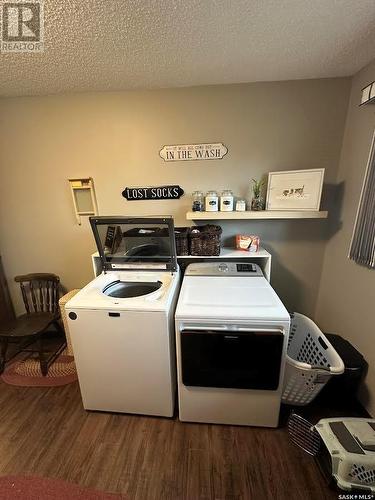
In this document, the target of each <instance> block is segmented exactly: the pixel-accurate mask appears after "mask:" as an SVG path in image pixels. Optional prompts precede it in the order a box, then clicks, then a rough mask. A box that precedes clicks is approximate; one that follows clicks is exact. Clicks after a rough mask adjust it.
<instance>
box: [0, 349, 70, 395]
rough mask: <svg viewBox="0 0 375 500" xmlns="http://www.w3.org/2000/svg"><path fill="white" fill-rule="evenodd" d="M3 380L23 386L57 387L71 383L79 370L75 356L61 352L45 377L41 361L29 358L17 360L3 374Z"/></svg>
mask: <svg viewBox="0 0 375 500" xmlns="http://www.w3.org/2000/svg"><path fill="white" fill-rule="evenodd" d="M1 379H2V380H3V382H5V383H6V384H9V385H18V386H22V387H55V386H60V385H66V384H71V383H72V382H75V381H76V380H77V371H76V367H75V364H74V358H73V356H67V355H64V354H61V355H60V356H59V357H58V358H57V359H56V361H55V362H54V363H52V365H51V366H50V367H49V369H48V375H46V376H45V377H43V375H42V373H41V371H40V365H39V361H38V360H37V359H33V358H28V359H25V360H22V361H15V362H14V363H12V364H11V365H9V366H8V367H7V368H6V369H5V371H4V373H3V374H2V375H1Z"/></svg>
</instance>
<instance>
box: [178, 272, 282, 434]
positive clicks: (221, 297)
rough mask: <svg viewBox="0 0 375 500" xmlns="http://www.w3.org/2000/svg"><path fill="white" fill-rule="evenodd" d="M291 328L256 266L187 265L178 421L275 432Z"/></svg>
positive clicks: (180, 321)
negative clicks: (260, 428)
mask: <svg viewBox="0 0 375 500" xmlns="http://www.w3.org/2000/svg"><path fill="white" fill-rule="evenodd" d="M289 325H290V318H289V314H288V312H287V310H286V309H285V307H284V305H283V304H282V302H281V300H280V299H279V297H278V296H277V294H276V292H275V291H274V290H273V288H272V287H271V285H270V284H269V282H268V281H267V280H266V279H265V278H264V276H263V274H262V271H261V269H260V268H259V266H257V265H256V264H250V263H225V262H215V263H207V262H206V263H197V264H190V265H189V266H188V267H187V269H186V273H185V276H184V279H183V283H182V286H181V291H180V296H179V299H178V303H177V308H176V349H177V382H178V394H179V414H180V420H182V421H188V422H211V423H218V424H237V425H255V426H265V427H276V426H277V425H278V420H279V411H280V403H281V391H282V379H283V372H284V363H285V354H286V347H287V342H288V334H289Z"/></svg>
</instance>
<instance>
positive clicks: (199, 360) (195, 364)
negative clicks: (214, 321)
mask: <svg viewBox="0 0 375 500" xmlns="http://www.w3.org/2000/svg"><path fill="white" fill-rule="evenodd" d="M283 341H284V335H283V333H282V332H281V331H272V330H270V331H252V330H248V331H243V330H242V331H240V332H237V331H228V330H226V331H220V330H208V329H204V330H200V329H193V328H192V329H185V330H182V332H181V361H182V381H183V384H184V385H187V386H198V387H223V388H232V389H259V390H270V391H272V390H277V388H278V386H279V379H280V365H281V357H282V351H283Z"/></svg>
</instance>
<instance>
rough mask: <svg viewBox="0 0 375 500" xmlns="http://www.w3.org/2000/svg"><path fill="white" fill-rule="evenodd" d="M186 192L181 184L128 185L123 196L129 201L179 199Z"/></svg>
mask: <svg viewBox="0 0 375 500" xmlns="http://www.w3.org/2000/svg"><path fill="white" fill-rule="evenodd" d="M183 194H184V190H183V189H182V188H181V187H180V186H177V185H176V186H155V187H126V188H125V189H124V191H123V192H122V196H123V197H124V198H126V199H127V200H128V201H139V200H177V199H178V198H180V196H182V195H183Z"/></svg>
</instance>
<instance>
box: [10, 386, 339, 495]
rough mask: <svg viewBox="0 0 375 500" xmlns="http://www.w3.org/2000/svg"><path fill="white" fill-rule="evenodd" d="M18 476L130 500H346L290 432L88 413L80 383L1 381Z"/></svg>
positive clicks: (14, 470)
mask: <svg viewBox="0 0 375 500" xmlns="http://www.w3.org/2000/svg"><path fill="white" fill-rule="evenodd" d="M10 474H11V475H17V474H33V475H39V476H47V477H54V478H59V479H65V480H68V481H71V482H74V483H77V484H80V485H82V486H86V487H92V488H96V489H99V490H103V491H108V492H117V493H123V494H126V495H127V498H128V499H129V500H133V499H139V500H147V499H155V500H159V499H160V500H164V499H165V500H168V499H170V500H176V499H187V500H198V499H207V500H208V499H215V500H221V499H228V500H237V499H238V500H252V499H254V500H258V499H266V500H268V499H272V500H274V499H286V498H288V499H298V500H300V499H304V500H309V499H311V500H317V499H319V500H324V499H336V500H337V498H338V494H337V492H334V491H332V490H330V489H329V487H328V486H327V484H326V482H325V480H324V479H323V478H322V476H321V475H320V472H319V470H318V468H317V466H316V465H315V462H314V460H313V459H312V458H310V457H309V456H308V455H306V454H305V453H304V452H303V451H301V450H299V449H297V448H296V447H294V446H293V445H292V444H290V442H289V439H288V434H287V430H286V428H285V427H283V428H280V429H262V428H247V427H234V426H221V425H202V424H186V423H181V422H179V421H178V420H177V419H173V420H169V419H163V418H152V417H140V416H131V415H119V414H107V413H95V412H91V413H88V412H85V411H84V410H83V408H82V404H81V399H80V394H79V388H78V384H77V383H75V384H71V385H68V386H64V387H61V388H22V387H12V386H9V385H6V384H4V383H2V382H0V475H10ZM0 498H2V497H1V492H0Z"/></svg>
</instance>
